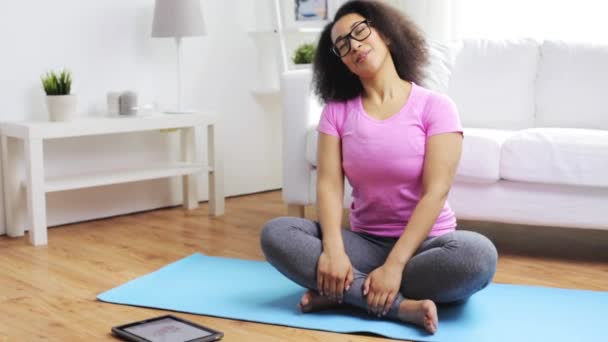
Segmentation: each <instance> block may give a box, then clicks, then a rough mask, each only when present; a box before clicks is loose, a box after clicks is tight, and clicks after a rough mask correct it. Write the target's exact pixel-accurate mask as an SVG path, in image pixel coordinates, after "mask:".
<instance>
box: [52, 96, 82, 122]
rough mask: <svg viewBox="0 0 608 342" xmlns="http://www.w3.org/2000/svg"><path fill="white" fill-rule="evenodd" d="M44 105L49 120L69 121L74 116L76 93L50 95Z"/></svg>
mask: <svg viewBox="0 0 608 342" xmlns="http://www.w3.org/2000/svg"><path fill="white" fill-rule="evenodd" d="M46 106H47V108H48V110H49V117H50V119H51V121H70V120H72V119H74V117H75V116H76V95H50V96H47V97H46Z"/></svg>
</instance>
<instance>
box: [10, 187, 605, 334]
mask: <svg viewBox="0 0 608 342" xmlns="http://www.w3.org/2000/svg"><path fill="white" fill-rule="evenodd" d="M309 209H310V208H309ZM285 212H286V206H285V205H284V204H283V203H282V201H281V195H280V192H279V191H273V192H267V193H260V194H254V195H249V196H241V197H235V198H230V199H228V200H227V201H226V214H225V215H224V216H222V217H219V218H216V217H211V216H209V215H208V214H207V204H202V205H201V207H200V208H198V209H196V210H193V211H185V210H183V209H182V208H181V207H178V208H168V209H160V210H155V211H150V212H144V213H137V214H132V215H125V216H119V217H114V218H109V219H103V220H96V221H89V222H84V223H78V224H72V225H66V226H62V227H55V228H51V229H50V230H49V245H48V246H43V247H33V246H30V245H29V244H28V243H27V235H26V236H25V237H22V238H17V239H12V238H8V237H5V236H4V237H0V342H2V341H37V340H46V341H49V340H50V341H83V340H95V341H102V340H113V338H112V337H111V335H110V333H109V332H110V328H111V327H112V326H115V325H119V324H124V323H126V322H130V321H135V320H139V319H144V318H149V317H152V316H156V315H161V314H164V313H165V312H164V311H160V310H153V309H146V308H137V307H129V306H122V305H112V304H107V303H102V302H98V301H96V300H95V297H96V296H97V295H98V294H99V293H101V292H104V291H106V290H108V289H111V288H113V287H116V286H118V285H121V284H123V283H125V282H126V281H129V280H131V279H133V278H136V277H139V276H141V275H144V274H146V273H149V272H152V271H154V270H157V269H158V268H160V267H162V266H164V265H166V264H168V263H171V262H173V261H176V260H179V259H181V258H183V257H185V256H188V255H190V254H192V253H196V252H200V253H204V254H208V255H215V256H223V257H234V258H243V259H251V260H263V259H264V256H263V253H262V251H261V249H260V247H259V233H260V231H261V227H262V226H263V224H264V222H266V221H267V220H269V219H271V218H273V217H276V216H281V215H284V214H285ZM310 213H312V214H310ZM307 215H308V216H309V217H311V215H312V216H314V210H307ZM469 224H471V225H474V224H473V223H469ZM484 225H485V226H484ZM480 226H483V227H480V231H481V232H483V233H486V234H487V235H488V236H490V238H491V239H492V240H493V241H495V243H496V244H497V246H498V247H499V252H500V258H499V264H498V271H497V274H496V277H495V279H494V280H495V281H496V282H499V283H513V284H529V285H543V286H552V287H562V288H576V289H590V290H601V291H606V290H608V252H607V251H608V248H607V247H608V231H601V232H597V231H594V232H590V231H582V230H577V229H567V230H566V229H561V230H555V229H553V230H551V229H547V230H545V231H544V232H543V230H542V229H536V228H528V227H523V228H522V227H509V228H505V227H503V226H502V225H498V227H496V225H494V226H495V227H494V230H492V227H487V224H484V223H481V224H480ZM467 228H469V227H467ZM530 232H533V233H530ZM560 241H561V242H560ZM560 243H561V244H560ZM524 245H525V248H524V247H523V246H524ZM545 246H549V248H545ZM560 250H561V251H560ZM294 305H296V303H294ZM179 315H180V316H182V317H185V318H186V319H190V320H192V321H195V322H198V323H201V324H203V325H208V326H210V327H214V328H216V329H218V330H221V331H223V332H224V333H225V338H224V340H225V341H258V340H264V341H386V339H383V338H378V337H373V336H365V335H343V334H335V333H328V332H320V331H312V330H305V329H296V328H290V327H280V326H274V325H265V324H257V323H250V322H242V321H234V320H228V319H221V318H214V317H207V316H197V315H188V314H179Z"/></svg>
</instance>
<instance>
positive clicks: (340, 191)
mask: <svg viewBox="0 0 608 342" xmlns="http://www.w3.org/2000/svg"><path fill="white" fill-rule="evenodd" d="M343 199H344V173H343V171H342V152H341V149H340V139H339V138H337V137H335V136H333V135H329V134H325V133H319V143H318V147H317V213H318V215H319V222H320V223H321V229H322V230H323V250H324V251H328V252H332V251H343V250H344V243H343V241H342V233H341V232H340V229H341V227H340V225H341V223H342V202H343Z"/></svg>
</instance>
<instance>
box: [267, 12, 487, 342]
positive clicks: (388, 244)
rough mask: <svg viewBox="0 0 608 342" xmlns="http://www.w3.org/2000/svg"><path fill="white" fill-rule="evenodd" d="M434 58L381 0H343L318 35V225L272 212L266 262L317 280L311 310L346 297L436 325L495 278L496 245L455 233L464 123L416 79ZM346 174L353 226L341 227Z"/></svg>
mask: <svg viewBox="0 0 608 342" xmlns="http://www.w3.org/2000/svg"><path fill="white" fill-rule="evenodd" d="M426 57H427V53H426V49H425V42H424V39H423V38H422V36H421V34H420V33H419V31H418V30H417V29H416V28H415V26H414V25H413V24H412V23H411V21H409V20H408V19H407V18H405V17H403V15H402V14H401V13H400V12H399V11H397V10H396V9H394V8H392V7H390V6H388V5H386V4H383V3H381V2H376V1H370V0H367V1H364V0H361V1H350V2H347V3H346V4H344V5H343V6H342V7H341V8H340V9H339V10H338V12H337V13H336V16H335V19H334V21H333V22H331V23H330V24H328V25H327V26H326V27H325V29H324V30H323V32H322V34H321V37H320V41H319V45H318V48H317V54H316V56H315V62H314V86H315V89H316V92H317V94H318V95H319V96H320V97H321V98H322V99H323V100H324V101H325V103H326V105H325V108H324V110H323V113H322V116H321V119H320V122H319V126H318V131H319V143H318V166H317V170H318V180H317V203H318V213H319V222H313V221H310V220H306V219H302V218H291V217H282V218H276V219H273V220H271V221H269V222H268V223H267V224H266V225H265V227H264V230H263V232H262V237H261V243H262V249H263V251H264V253H265V255H266V258H267V259H268V261H269V262H270V263H271V264H272V265H273V266H274V267H276V268H277V269H278V270H279V271H280V272H281V273H283V274H284V275H285V276H287V277H289V278H290V279H292V280H293V281H295V282H296V283H298V284H300V285H302V286H304V287H306V288H308V289H309V290H308V291H307V292H306V293H305V294H304V295H303V296H302V299H301V302H300V308H301V310H302V311H304V312H311V311H317V310H322V309H326V308H328V307H334V306H336V305H342V303H346V304H350V305H353V306H357V307H360V308H364V309H367V311H368V312H370V313H372V314H374V315H377V316H379V317H380V316H387V317H389V318H391V319H397V320H401V321H404V322H409V323H414V324H417V325H420V326H423V327H424V328H425V329H426V330H427V331H429V332H430V333H435V332H436V331H437V328H438V317H437V307H436V303H452V302H458V301H463V300H466V299H467V298H468V297H470V296H471V295H472V294H474V293H475V292H477V291H479V290H481V289H483V288H484V287H486V286H487V285H488V284H489V283H490V281H491V280H492V277H493V275H494V272H495V270H496V261H497V252H496V249H495V247H494V246H493V244H492V243H491V242H490V241H489V240H488V239H487V238H485V237H484V236H482V235H480V234H477V233H473V232H469V231H462V230H458V231H457V230H456V229H455V228H456V218H455V215H454V213H453V212H452V210H451V209H450V207H449V205H448V203H447V201H446V199H447V195H448V192H449V190H450V187H451V184H452V180H453V178H454V174H455V172H456V167H457V165H458V161H459V159H460V154H461V147H462V139H463V137H462V127H461V124H460V119H459V117H458V113H457V111H456V107H455V105H454V103H453V102H452V101H451V100H450V99H449V98H448V97H446V96H445V95H441V94H438V93H435V92H432V91H430V90H427V89H425V88H423V87H421V86H419V85H418V82H419V81H420V79H421V74H422V67H423V65H424V63H426ZM344 176H346V177H347V179H348V181H349V182H350V184H351V185H352V187H353V193H352V197H353V202H352V205H351V214H350V222H351V229H350V230H346V229H341V227H340V222H341V215H342V199H343V191H344V188H343V177H344Z"/></svg>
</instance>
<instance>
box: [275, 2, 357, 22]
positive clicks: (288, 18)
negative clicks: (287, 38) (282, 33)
mask: <svg viewBox="0 0 608 342" xmlns="http://www.w3.org/2000/svg"><path fill="white" fill-rule="evenodd" d="M280 1H281V6H282V7H283V10H282V15H283V24H284V26H285V28H287V29H294V28H301V27H321V26H324V25H325V24H327V23H328V22H329V21H330V20H331V19H332V18H333V15H334V14H335V13H336V10H337V9H338V7H339V6H340V4H342V3H343V2H345V0H280Z"/></svg>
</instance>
